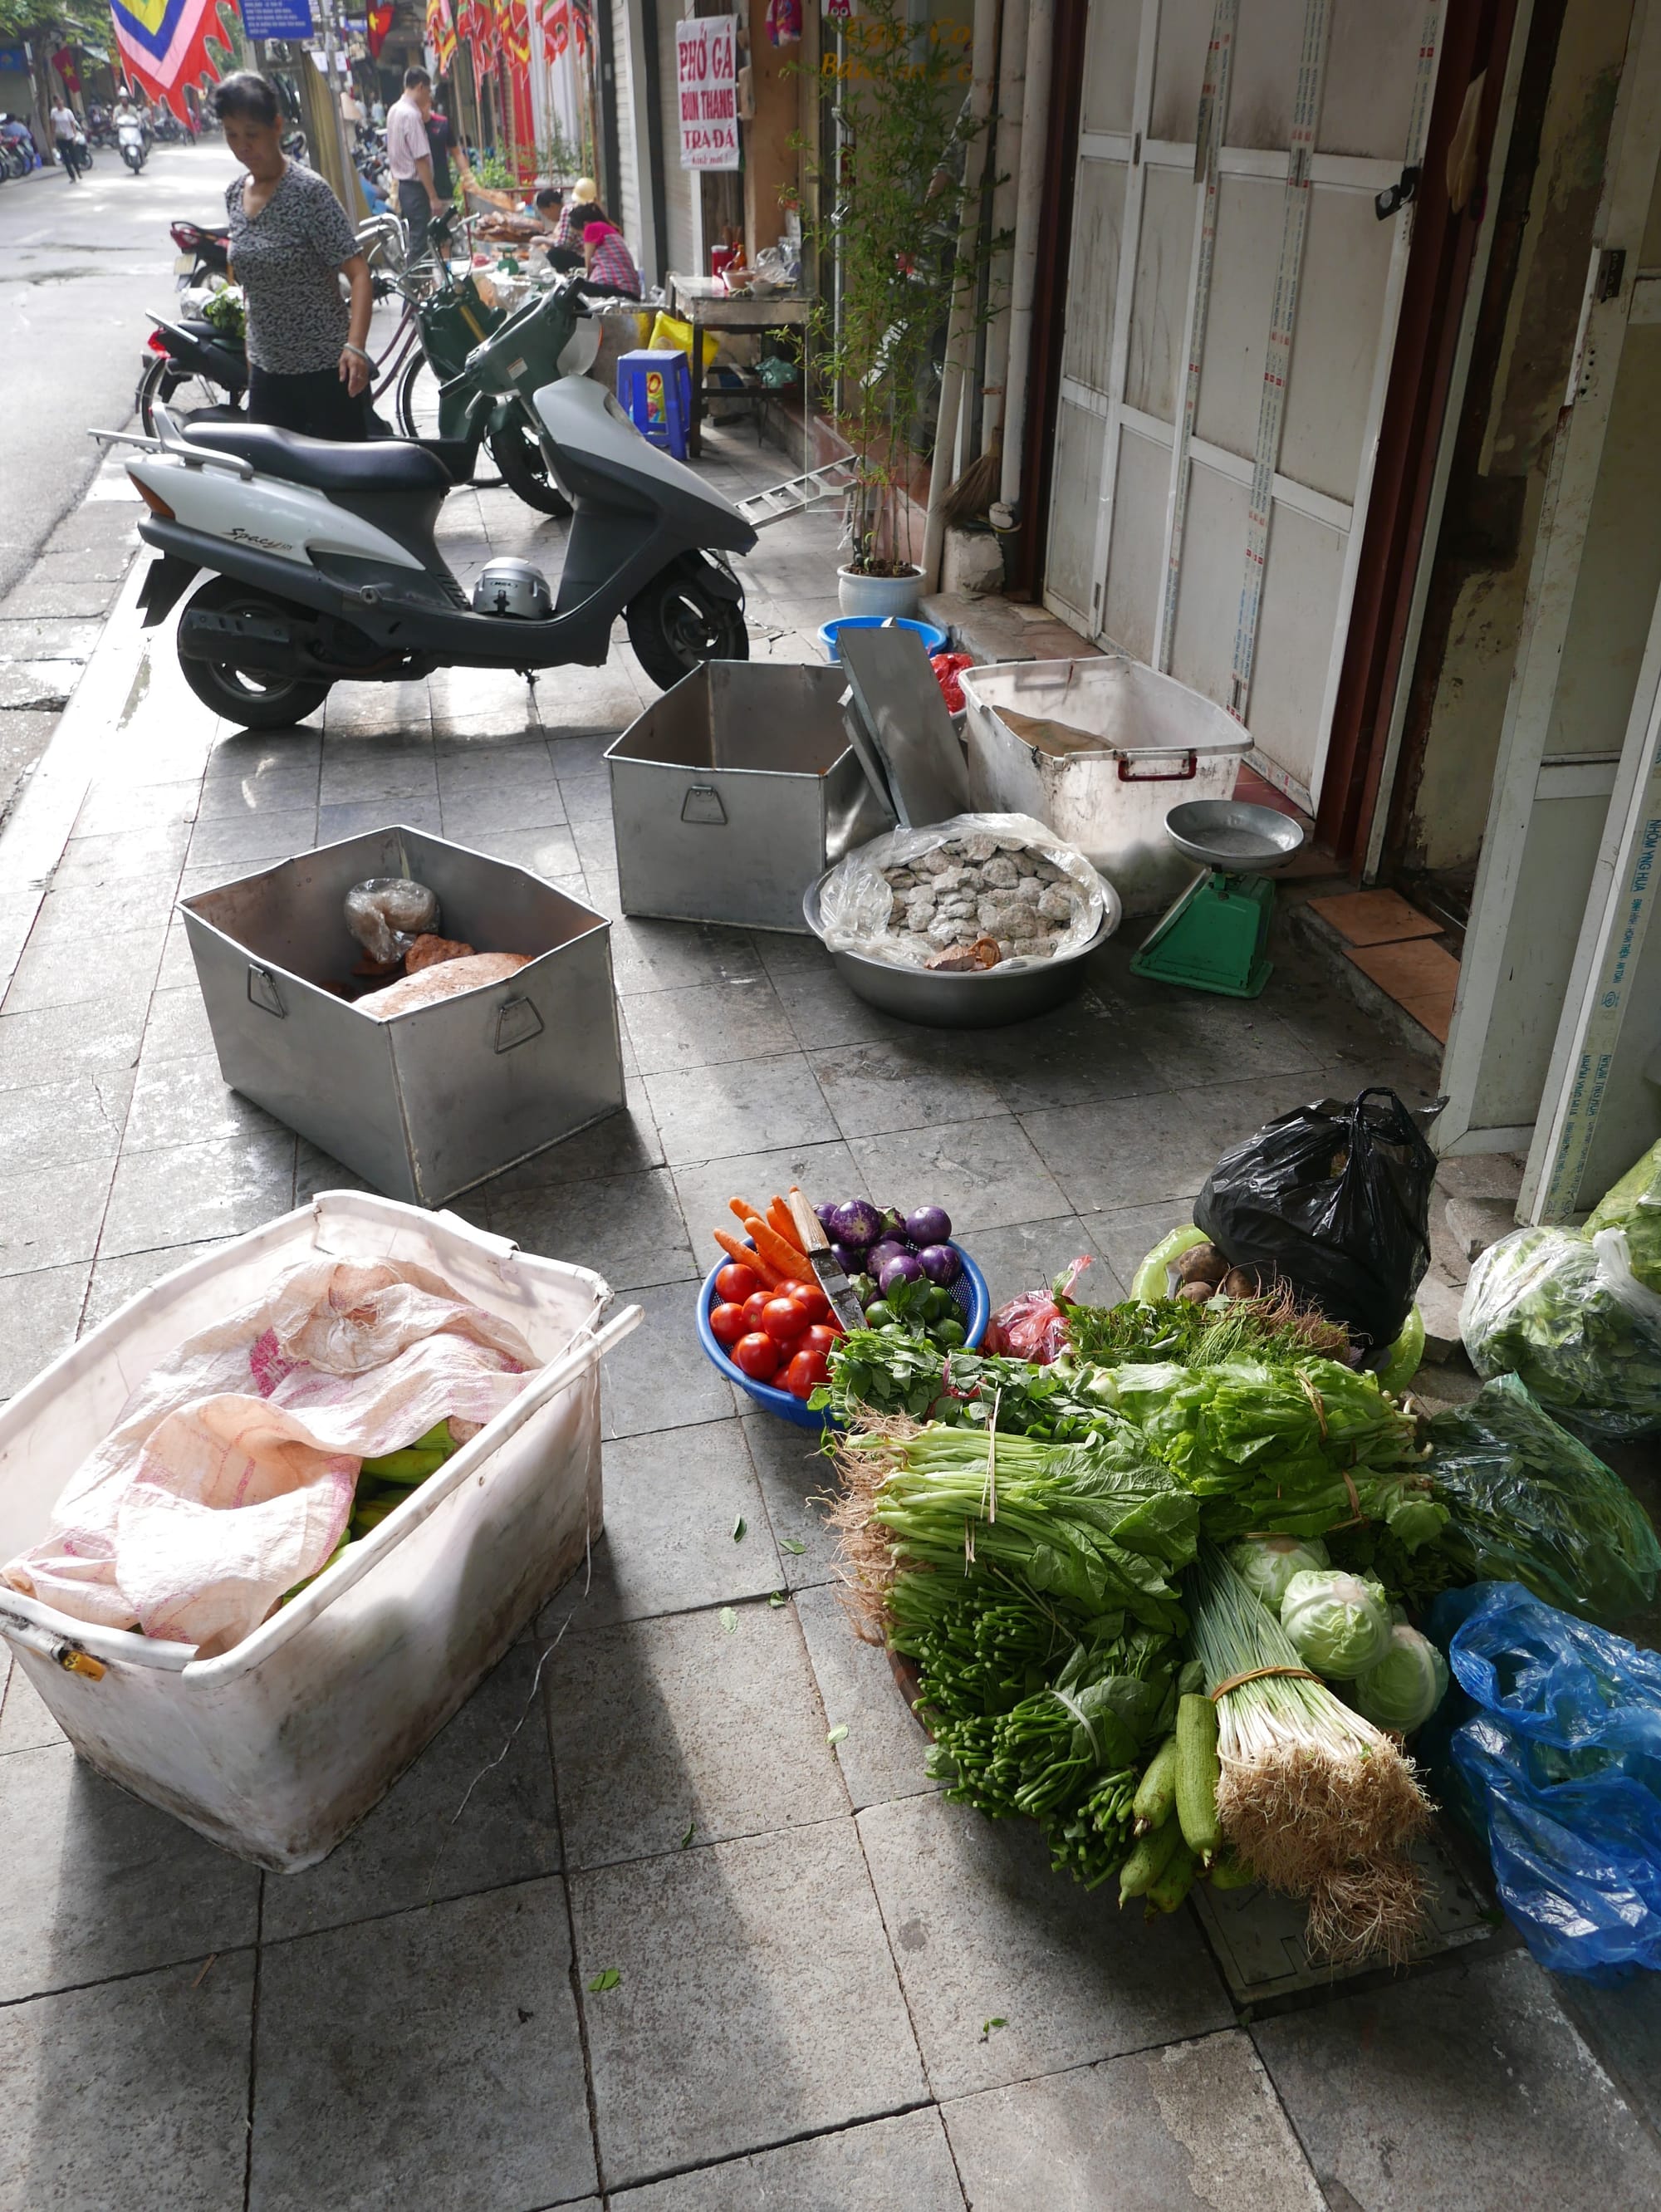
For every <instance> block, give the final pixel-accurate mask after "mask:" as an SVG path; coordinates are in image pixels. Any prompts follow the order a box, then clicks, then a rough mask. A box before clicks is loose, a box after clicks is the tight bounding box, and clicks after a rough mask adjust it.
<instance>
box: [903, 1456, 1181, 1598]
mask: <svg viewBox="0 0 1661 2212" xmlns="http://www.w3.org/2000/svg"><path fill="white" fill-rule="evenodd" d="M1111 1418H1112V1417H1111V1416H1109V1419H1111ZM891 1449H892V1450H893V1452H894V1464H893V1466H892V1468H891V1469H890V1471H889V1472H888V1474H887V1476H886V1477H885V1479H884V1480H882V1483H881V1484H880V1486H878V1488H877V1489H876V1493H875V1496H874V1498H873V1499H872V1504H871V1513H870V1517H871V1520H872V1522H874V1523H875V1524H876V1527H878V1528H881V1529H882V1530H883V1531H884V1532H886V1534H887V1535H888V1539H889V1541H890V1542H891V1543H892V1545H893V1546H894V1547H895V1550H896V1553H897V1555H898V1556H899V1557H900V1559H902V1560H903V1561H904V1562H905V1563H906V1564H907V1565H924V1566H931V1567H934V1568H937V1569H943V1570H946V1571H955V1572H957V1573H959V1574H961V1572H962V1571H963V1568H964V1566H965V1565H966V1564H967V1565H984V1566H985V1567H987V1568H988V1569H992V1570H1001V1571H1003V1574H1005V1575H1006V1576H1008V1577H1011V1578H1013V1579H1015V1580H1017V1581H1019V1582H1020V1583H1022V1584H1023V1585H1024V1586H1025V1588H1027V1589H1029V1590H1031V1591H1033V1592H1034V1593H1036V1594H1037V1595H1040V1597H1042V1598H1043V1599H1045V1600H1046V1601H1047V1602H1048V1603H1050V1604H1051V1605H1052V1606H1054V1607H1058V1608H1059V1609H1062V1610H1064V1611H1066V1612H1069V1613H1072V1614H1074V1615H1075V1616H1076V1617H1077V1619H1078V1620H1081V1621H1088V1620H1094V1618H1096V1617H1097V1616H1099V1615H1100V1614H1102V1613H1112V1612H1124V1613H1129V1614H1130V1615H1131V1618H1132V1619H1133V1620H1136V1621H1137V1622H1139V1623H1140V1624H1141V1625H1142V1626H1144V1627H1147V1628H1153V1629H1157V1630H1159V1631H1160V1632H1162V1633H1165V1634H1173V1633H1179V1632H1180V1631H1181V1630H1182V1628H1183V1627H1184V1626H1185V1622H1184V1618H1183V1613H1182V1608H1181V1606H1180V1604H1179V1601H1178V1598H1177V1594H1176V1590H1175V1588H1174V1587H1173V1585H1174V1583H1175V1582H1176V1580H1177V1578H1178V1577H1179V1576H1180V1575H1181V1572H1182V1571H1183V1569H1184V1568H1185V1566H1186V1565H1188V1564H1189V1562H1190V1561H1191V1559H1193V1556H1194V1547H1195V1544H1196V1542H1197V1538H1198V1520H1199V1516H1198V1515H1197V1511H1196V1510H1195V1505H1194V1501H1193V1499H1192V1498H1191V1497H1189V1496H1188V1495H1187V1494H1186V1492H1185V1491H1184V1490H1183V1488H1182V1486H1180V1485H1179V1483H1176V1482H1173V1480H1172V1479H1171V1476H1170V1475H1169V1474H1168V1473H1167V1470H1166V1469H1165V1468H1163V1467H1161V1465H1160V1463H1159V1462H1158V1461H1157V1460H1156V1459H1155V1457H1154V1455H1153V1454H1152V1453H1151V1452H1149V1450H1148V1449H1147V1448H1146V1446H1145V1445H1144V1444H1143V1441H1142V1439H1141V1437H1138V1436H1137V1433H1136V1431H1134V1430H1133V1429H1131V1427H1130V1426H1129V1425H1127V1424H1125V1423H1124V1422H1122V1421H1115V1422H1113V1423H1112V1429H1111V1431H1110V1432H1109V1433H1108V1434H1106V1435H1105V1436H1104V1437H1100V1439H1098V1440H1097V1441H1096V1442H1094V1443H1089V1444H1083V1445H1053V1444H1043V1443H1038V1442H1037V1441H1036V1440H1034V1438H1032V1437H1007V1436H1003V1435H993V1434H979V1435H978V1434H976V1433H974V1432H973V1431H966V1430H963V1429H957V1428H947V1427H944V1426H942V1425H938V1424H936V1425H931V1426H930V1427H928V1428H925V1429H923V1430H921V1431H919V1432H918V1433H917V1434H916V1435H914V1436H912V1437H910V1438H908V1439H906V1440H905V1441H902V1442H899V1443H894V1445H893V1446H892V1447H891Z"/></svg>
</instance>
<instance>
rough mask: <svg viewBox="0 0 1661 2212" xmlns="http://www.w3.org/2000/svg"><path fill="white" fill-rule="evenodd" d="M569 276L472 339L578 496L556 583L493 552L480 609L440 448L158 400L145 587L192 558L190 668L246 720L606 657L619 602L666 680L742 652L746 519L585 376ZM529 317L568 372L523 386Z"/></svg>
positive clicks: (480, 368)
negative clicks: (470, 674)
mask: <svg viewBox="0 0 1661 2212" xmlns="http://www.w3.org/2000/svg"><path fill="white" fill-rule="evenodd" d="M585 307H586V302H585V301H583V300H582V299H581V298H580V297H579V295H578V294H577V292H576V289H575V286H574V282H573V283H566V284H562V285H558V286H555V287H553V288H551V289H549V291H548V292H547V293H545V294H544V295H543V296H542V297H541V298H540V299H537V300H535V301H531V302H530V303H529V304H528V305H527V306H526V307H523V308H521V309H520V310H519V311H518V313H516V314H514V315H512V316H510V317H509V318H508V319H507V320H506V322H505V323H504V324H503V325H502V326H501V328H500V330H499V331H494V332H493V333H492V335H491V336H490V337H488V338H487V339H486V341H485V342H484V343H483V344H482V345H480V346H477V347H476V348H475V349H474V350H473V352H472V354H471V355H470V356H469V360H468V369H469V374H470V376H471V378H472V379H473V380H474V381H475V382H476V384H477V386H479V388H480V391H481V392H482V395H484V397H485V398H494V396H506V395H508V394H512V395H514V396H515V397H516V398H518V400H519V402H520V403H521V404H523V405H525V406H526V407H528V408H529V409H530V412H531V415H532V418H533V419H534V421H535V422H536V427H537V432H538V435H539V439H540V442H541V445H542V447H543V452H544V453H545V454H546V456H547V459H548V465H549V469H550V470H551V471H552V472H553V474H554V476H555V478H556V479H557V481H558V483H559V484H560V486H561V489H562V490H563V492H564V493H565V495H566V496H567V498H568V499H569V501H571V504H572V507H573V520H572V525H571V531H570V537H569V540H568V543H567V550H566V558H565V565H564V568H563V569H562V570H561V574H560V578H559V582H558V592H557V598H555V596H554V595H553V594H552V593H551V592H550V589H549V584H548V581H547V580H546V579H545V578H544V577H543V575H542V574H541V573H540V571H539V570H537V569H536V568H533V567H532V566H531V565H530V562H525V561H519V560H510V559H502V560H494V561H491V562H487V564H486V565H485V568H484V569H483V571H482V574H481V575H480V577H479V580H478V581H477V583H476V585H475V586H474V588H473V593H472V599H471V603H469V600H468V599H467V598H466V596H465V595H464V592H463V591H462V587H461V586H460V584H459V583H458V580H457V579H456V577H455V576H454V574H452V572H451V570H450V569H449V568H447V567H446V563H445V561H444V556H443V555H442V554H441V553H440V552H439V548H438V544H437V543H436V541H435V539H434V537H433V525H434V523H435V521H436V520H437V518H438V514H439V508H440V507H442V505H443V503H444V499H445V495H446V492H447V491H449V489H451V487H452V483H453V481H454V479H453V478H452V476H451V474H450V472H449V471H447V470H446V466H445V465H444V463H443V461H442V460H441V459H439V455H438V454H437V453H434V452H433V451H432V450H430V449H429V448H427V447H421V446H416V445H411V444H405V443H403V441H397V440H391V439H386V440H381V441H377V442H375V443H373V444H365V445H336V444H330V443H329V442H327V441H324V440H321V439H314V438H301V437H296V436H294V435H293V434H292V433H290V432H288V431H284V430H276V429H271V428H268V427H267V426H265V425H264V424H257V423H249V424H241V423H230V422H193V423H191V425H190V427H189V429H188V432H187V431H186V430H185V428H181V427H180V426H179V425H178V424H176V423H174V422H173V420H172V418H171V417H170V416H169V415H168V413H167V409H166V408H165V407H162V408H161V409H159V410H157V413H156V430H157V435H156V437H155V439H154V440H150V439H146V438H142V437H138V436H135V435H131V434H130V433H127V432H122V431H113V432H112V431H99V432H95V433H94V435H95V436H97V437H99V438H100V439H101V440H103V441H106V443H117V444H126V445H133V446H137V447H141V448H142V452H141V453H139V454H138V456H137V457H136V458H135V459H131V460H130V461H129V462H128V464H127V470H128V474H129V475H130V477H131V478H132V480H133V482H134V483H135V484H136V486H137V488H138V490H139V493H140V495H141V496H142V499H143V501H144V503H145V506H146V507H147V508H148V509H149V512H148V513H146V514H145V515H144V516H143V517H142V519H141V520H140V523H139V535H140V536H141V538H143V539H144V541H145V542H146V544H149V545H150V546H152V547H154V548H155V550H156V552H157V553H158V554H159V555H160V556H161V558H160V559H159V560H157V561H155V562H153V563H152V564H151V567H150V570H149V574H148V575H147V577H146V579H145V581H144V586H143V590H142V594H141V601H140V604H141V605H142V609H143V611H144V618H145V622H146V623H147V625H148V624H151V623H156V622H159V621H160V620H161V619H162V618H163V617H165V616H166V615H167V614H168V613H169V612H170V611H172V609H173V607H174V606H175V605H177V604H178V602H179V599H181V598H182V597H183V596H184V593H185V590H186V589H187V588H188V586H190V584H191V581H192V580H193V579H194V578H195V576H196V575H197V574H198V572H199V571H200V570H202V569H203V568H207V569H209V570H211V571H212V572H213V574H212V575H211V577H210V579H209V581H208V582H207V583H206V584H204V585H203V586H201V587H200V588H199V589H198V590H197V592H195V593H194V594H193V595H192V597H191V599H190V601H189V604H188V605H186V606H185V611H184V612H183V614H182V615H181V616H180V617H179V639H178V651H179V662H180V665H181V667H182V669H183V671H184V675H185V681H186V683H187V684H189V685H190V687H191V690H192V691H194V692H195V694H196V696H197V698H199V699H200V700H202V701H203V703H204V704H205V705H207V706H209V707H211V708H213V710H214V711H215V713H216V714H223V715H225V716H226V717H227V719H229V720H233V721H235V722H239V723H240V724H242V725H243V726H245V727H248V728H253V729H271V728H276V727H280V726H282V725H284V724H287V723H292V722H295V721H299V720H301V719H302V718H303V717H305V716H306V715H307V714H312V713H313V712H314V711H315V710H316V709H317V708H318V707H319V706H321V705H322V703H323V702H324V699H325V698H326V697H327V696H328V693H329V691H330V688H331V686H332V685H334V684H336V683H340V682H343V681H351V682H358V683H384V684H385V683H403V682H405V681H408V680H409V679H411V678H420V677H422V676H425V675H427V674H429V673H430V672H431V671H433V669H435V668H445V667H452V668H455V667H459V668H502V669H508V668H511V669H516V670H518V671H519V672H520V673H521V674H522V675H525V676H530V675H533V674H534V673H535V672H536V671H537V670H540V669H543V668H556V667H561V666H564V665H567V664H572V663H575V664H578V665H583V666H587V667H594V668H597V667H599V666H601V665H603V662H604V660H605V659H606V656H607V653H608V652H609V647H610V641H611V629H612V625H613V623H614V622H615V619H616V617H618V615H620V614H621V616H622V617H624V620H625V621H626V623H627V629H628V637H629V642H630V644H631V645H632V646H633V648H634V651H635V653H636V654H637V655H638V657H639V659H640V664H641V665H642V666H643V667H644V668H645V670H646V673H647V674H648V675H649V676H650V677H651V678H652V681H653V682H654V683H656V684H660V685H662V686H663V687H664V689H665V690H667V689H668V687H669V686H670V684H675V683H677V682H678V681H679V680H680V678H682V676H683V675H685V674H687V673H688V671H690V670H692V669H694V668H695V667H697V666H698V665H700V663H702V662H704V661H706V660H743V659H748V658H749V635H748V633H747V632H746V630H745V628H744V594H743V586H742V585H741V584H740V583H739V581H738V580H737V577H736V576H735V575H734V574H733V573H732V571H731V569H730V568H729V566H728V565H727V562H726V561H725V559H724V557H723V556H724V555H726V554H730V553H747V552H749V550H750V549H751V547H752V546H753V545H754V544H755V531H754V530H753V529H752V528H751V526H750V525H749V523H748V522H746V521H745V520H744V519H743V516H742V515H741V514H740V513H738V511H737V508H736V507H732V506H731V505H730V504H729V502H728V501H726V500H724V499H723V498H721V497H720V496H719V495H718V494H717V493H714V492H712V491H709V490H707V489H706V488H705V486H704V485H703V484H702V483H700V481H699V479H698V477H697V476H696V475H695V474H694V471H692V470H691V469H689V468H688V467H687V466H686V465H685V464H684V463H682V462H680V461H676V460H674V459H671V458H670V456H669V455H668V454H667V453H662V452H660V451H659V450H658V447H655V446H652V445H651V444H649V443H648V442H647V441H646V439H644V438H643V437H642V436H641V435H640V432H639V431H638V430H637V429H636V428H634V426H633V423H632V422H630V421H629V420H628V417H627V416H626V415H625V414H624V412H623V410H622V409H621V407H620V406H619V405H618V404H617V402H616V400H615V398H613V397H612V396H611V395H610V394H609V392H606V391H605V390H604V388H603V386H600V385H598V384H597V383H595V382H594V381H593V380H591V378H590V377H588V376H587V375H586V374H584V372H585V369H586V368H588V366H589V365H590V363H591V362H592V360H593V358H594V356H595V353H596V352H597V349H598V344H599V338H598V333H597V331H596V330H595V328H594V326H593V325H592V323H591V322H590V321H589V320H588V319H587V318H586V314H585ZM533 322H541V323H542V324H543V325H544V326H545V328H550V327H556V326H557V327H560V328H562V329H563V330H564V331H565V333H566V336H565V339H564V343H563V344H562V346H561V352H560V355H559V363H558V365H559V368H560V370H561V374H559V376H558V377H557V378H556V379H555V380H554V381H552V382H549V383H545V384H542V385H540V386H539V388H536V389H535V390H534V391H531V392H524V391H523V390H521V389H520V382H521V380H523V379H524V378H525V376H526V373H527V359H526V355H527V352H528V351H529V350H530V349H529V348H528V347H527V345H526V338H527V336H528V334H529V332H530V329H531V326H532V324H533Z"/></svg>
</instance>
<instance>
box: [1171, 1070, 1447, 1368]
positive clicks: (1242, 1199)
mask: <svg viewBox="0 0 1661 2212" xmlns="http://www.w3.org/2000/svg"><path fill="white" fill-rule="evenodd" d="M1435 1176H1436V1156H1435V1154H1434V1152H1432V1151H1431V1149H1430V1147H1429V1146H1428V1144H1427V1143H1426V1142H1425V1139H1424V1137H1423V1135H1422V1133H1421V1130H1420V1127H1419V1125H1418V1122H1417V1121H1416V1120H1415V1116H1414V1115H1412V1114H1410V1113H1409V1111H1408V1109H1407V1108H1406V1107H1405V1106H1403V1103H1402V1102H1401V1100H1400V1099H1399V1098H1398V1097H1397V1096H1396V1094H1395V1092H1394V1091H1389V1090H1385V1088H1383V1087H1382V1086H1381V1085H1379V1086H1375V1087H1373V1089H1370V1090H1367V1091H1361V1093H1360V1095H1359V1096H1358V1097H1356V1098H1355V1099H1354V1100H1353V1101H1351V1102H1350V1103H1349V1104H1345V1103H1342V1102H1341V1101H1339V1100H1337V1099H1331V1098H1324V1099H1321V1100H1319V1101H1318V1103H1315V1104H1313V1105H1310V1106H1300V1107H1297V1108H1294V1110H1293V1111H1292V1112H1291V1113H1289V1114H1282V1115H1280V1116H1279V1117H1278V1119H1277V1120H1276V1121H1270V1122H1267V1123H1266V1124H1265V1125H1264V1127H1262V1128H1261V1129H1259V1130H1258V1133H1257V1134H1256V1135H1255V1136H1253V1137H1248V1138H1247V1139H1246V1142H1245V1143H1244V1144H1243V1145H1237V1146H1235V1147H1234V1151H1233V1152H1225V1153H1224V1154H1223V1156H1222V1158H1221V1159H1220V1160H1219V1161H1218V1162H1217V1164H1216V1165H1215V1167H1214V1168H1213V1169H1212V1170H1211V1172H1210V1174H1209V1176H1207V1177H1206V1179H1205V1188H1203V1190H1202V1191H1201V1193H1200V1194H1199V1197H1198V1198H1197V1200H1196V1201H1195V1205H1194V1223H1195V1226H1196V1227H1197V1228H1199V1229H1203V1231H1204V1232H1205V1234H1206V1235H1207V1236H1208V1237H1209V1238H1210V1240H1211V1242H1212V1243H1214V1244H1215V1246H1216V1248H1217V1249H1218V1251H1219V1252H1221V1253H1222V1255H1223V1256H1224V1257H1225V1258H1226V1259H1227V1260H1228V1263H1229V1265H1230V1266H1231V1267H1267V1268H1272V1269H1273V1270H1274V1272H1275V1273H1276V1274H1277V1275H1280V1276H1282V1277H1283V1278H1284V1279H1286V1281H1288V1283H1290V1285H1292V1287H1293V1289H1294V1291H1296V1292H1297V1293H1298V1295H1299V1296H1300V1297H1302V1298H1304V1299H1306V1300H1307V1301H1308V1302H1309V1303H1311V1304H1314V1305H1318V1307H1319V1308H1320V1310H1321V1311H1322V1312H1323V1313H1325V1315H1326V1316H1327V1317H1328V1318H1329V1320H1331V1321H1336V1322H1343V1326H1344V1327H1345V1328H1347V1329H1349V1332H1350V1334H1352V1335H1353V1336H1359V1337H1360V1338H1361V1340H1363V1341H1364V1342H1366V1343H1368V1344H1391V1343H1393V1342H1394V1341H1395V1340H1396V1339H1397V1336H1399V1335H1400V1334H1401V1331H1402V1325H1403V1322H1405V1321H1406V1319H1407V1316H1408V1314H1409V1311H1410V1310H1411V1308H1412V1304H1413V1293H1414V1292H1415V1291H1416V1290H1417V1289H1418V1287H1419V1284H1420V1282H1421V1280H1422V1278H1423V1275H1424V1272H1425V1269H1426V1268H1427V1267H1428V1266H1429V1265H1430V1187H1431V1184H1432V1183H1433V1182H1434V1180H1435Z"/></svg>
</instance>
